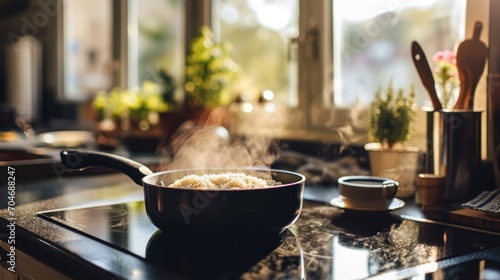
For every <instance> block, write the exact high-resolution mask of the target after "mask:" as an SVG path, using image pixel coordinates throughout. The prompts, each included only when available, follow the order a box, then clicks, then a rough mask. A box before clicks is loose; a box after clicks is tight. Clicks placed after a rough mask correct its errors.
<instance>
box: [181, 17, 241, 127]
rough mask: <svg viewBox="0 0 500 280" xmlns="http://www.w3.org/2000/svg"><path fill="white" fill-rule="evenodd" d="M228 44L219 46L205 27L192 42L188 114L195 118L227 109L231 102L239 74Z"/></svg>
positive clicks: (187, 76)
mask: <svg viewBox="0 0 500 280" xmlns="http://www.w3.org/2000/svg"><path fill="white" fill-rule="evenodd" d="M231 51H232V47H231V45H230V44H228V43H216V42H215V41H214V34H213V33H212V31H211V29H210V28H209V27H208V26H202V27H201V28H200V29H199V31H198V34H197V36H196V37H195V38H193V40H192V41H191V44H190V47H189V53H188V56H187V58H186V68H185V85H184V87H185V90H186V106H185V107H186V110H188V111H189V112H188V115H189V114H191V117H192V118H196V119H197V118H199V117H200V115H203V114H207V111H208V112H210V111H212V110H213V109H216V108H220V107H221V106H225V105H227V104H228V103H229V101H230V100H231V96H230V86H231V84H232V83H233V82H234V81H235V79H236V77H237V73H238V70H239V66H238V64H236V63H235V62H234V61H233V60H232V58H231Z"/></svg>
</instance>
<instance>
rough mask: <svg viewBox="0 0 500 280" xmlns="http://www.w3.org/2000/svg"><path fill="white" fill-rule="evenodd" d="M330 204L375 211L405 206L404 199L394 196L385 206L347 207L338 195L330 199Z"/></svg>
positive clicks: (347, 208)
mask: <svg viewBox="0 0 500 280" xmlns="http://www.w3.org/2000/svg"><path fill="white" fill-rule="evenodd" d="M330 204H331V205H333V206H335V207H338V208H340V209H344V210H355V211H376V212H387V211H394V210H396V209H399V208H401V207H403V206H405V202H404V201H402V200H401V199H398V198H394V199H393V200H392V202H391V204H390V205H389V207H387V208H358V207H355V208H353V207H347V206H346V205H345V203H344V201H343V200H342V198H341V197H340V196H339V197H336V198H334V199H332V200H331V201H330Z"/></svg>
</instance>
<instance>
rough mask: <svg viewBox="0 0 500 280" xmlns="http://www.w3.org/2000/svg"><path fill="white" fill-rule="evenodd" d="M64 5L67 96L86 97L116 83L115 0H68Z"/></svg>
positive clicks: (81, 98)
mask: <svg viewBox="0 0 500 280" xmlns="http://www.w3.org/2000/svg"><path fill="white" fill-rule="evenodd" d="M96 7H98V8H97V9H96ZM63 8H64V12H63V13H64V17H63V21H64V23H63V38H64V49H63V51H64V59H63V61H64V82H63V84H64V96H65V98H67V99H69V100H79V101H81V100H86V99H88V98H89V97H90V96H92V95H93V94H94V93H96V92H97V91H99V90H102V89H107V88H109V87H110V86H111V83H112V81H111V74H112V69H113V68H112V66H111V65H112V55H111V45H112V42H111V32H112V30H111V29H112V15H111V1H98V0H89V1H66V2H64V5H63Z"/></svg>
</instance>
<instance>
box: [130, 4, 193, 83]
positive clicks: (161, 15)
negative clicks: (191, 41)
mask: <svg viewBox="0 0 500 280" xmlns="http://www.w3.org/2000/svg"><path fill="white" fill-rule="evenodd" d="M131 2H132V1H131ZM133 5H134V6H131V8H135V9H133V10H131V11H129V13H130V15H131V20H130V21H129V22H134V16H136V19H135V21H136V25H135V26H136V27H137V29H136V30H135V32H134V30H132V31H130V27H129V38H130V40H129V52H130V53H131V54H132V57H130V59H129V60H130V63H129V71H130V73H132V75H130V76H129V86H137V85H140V84H142V82H144V81H146V80H152V81H156V82H160V81H158V80H157V79H158V76H157V73H158V71H159V70H160V69H162V70H165V71H167V72H168V73H169V74H171V75H172V76H173V77H174V78H175V80H176V82H177V86H178V89H179V88H181V89H182V86H180V85H181V82H182V80H183V71H184V26H185V25H184V20H185V19H184V18H185V16H184V1H183V0H144V1H137V2H135V3H134V4H133ZM134 13H136V14H134ZM130 25H132V24H130ZM132 26H134V25H132ZM135 26H134V28H135ZM134 33H135V34H134Z"/></svg>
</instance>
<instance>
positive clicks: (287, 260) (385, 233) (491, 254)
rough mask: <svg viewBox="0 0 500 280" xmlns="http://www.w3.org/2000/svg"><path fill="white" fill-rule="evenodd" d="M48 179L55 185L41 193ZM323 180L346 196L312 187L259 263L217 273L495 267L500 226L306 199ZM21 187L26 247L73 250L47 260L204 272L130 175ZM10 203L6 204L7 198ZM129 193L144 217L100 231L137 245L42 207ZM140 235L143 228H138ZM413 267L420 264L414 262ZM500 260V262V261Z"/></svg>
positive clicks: (315, 275) (209, 250)
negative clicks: (164, 229) (150, 211)
mask: <svg viewBox="0 0 500 280" xmlns="http://www.w3.org/2000/svg"><path fill="white" fill-rule="evenodd" d="M19 175H21V174H19ZM41 188H43V190H44V192H45V193H46V194H45V195H43V196H39V195H38V196H37V195H36V194H37V193H38V194H39V193H40V189H41ZM319 189H321V192H323V194H327V193H328V194H329V196H331V197H332V196H333V197H335V196H336V195H337V188H336V187H334V186H330V187H317V186H308V187H306V194H305V196H306V200H305V201H304V208H303V211H302V213H301V215H300V218H299V220H298V221H297V222H296V223H295V224H294V225H293V226H292V227H290V228H289V229H288V230H287V231H286V233H285V235H284V236H281V237H280V239H279V240H277V243H272V244H268V245H269V246H270V247H266V248H267V249H266V250H265V251H266V252H262V251H260V252H256V253H255V254H253V256H254V257H255V256H257V255H258V256H259V258H258V260H253V259H252V260H251V262H252V264H250V261H249V262H247V263H246V264H245V263H242V266H241V267H232V269H229V268H227V269H226V268H225V267H224V263H221V264H219V266H218V267H217V271H212V272H213V273H229V272H231V273H237V275H240V276H243V275H250V276H255V278H257V279H279V278H280V276H283V275H288V276H290V277H289V278H290V279H303V278H304V277H302V275H305V277H306V278H307V279H360V278H361V279H363V278H370V277H379V276H380V277H381V276H384V275H385V276H387V275H390V276H394V275H396V276H397V277H389V278H390V279H400V278H402V277H399V276H400V275H402V274H398V273H403V272H404V273H405V274H404V275H406V276H407V277H410V276H417V275H424V274H427V273H445V272H444V271H445V270H446V269H448V268H449V267H451V266H452V265H454V264H456V262H457V260H456V259H457V258H460V257H464V256H466V258H465V259H464V260H468V261H470V260H478V259H484V260H486V261H487V264H488V265H489V266H490V267H491V265H490V263H491V262H494V261H497V262H498V258H499V256H500V255H499V254H498V251H499V249H498V248H499V247H498V246H499V245H500V239H499V238H498V235H499V234H498V233H497V234H495V233H491V232H486V231H480V230H470V229H467V228H463V227H456V226H446V225H442V224H439V223H434V222H419V221H416V220H418V219H415V220H411V219H405V218H402V217H403V216H410V215H412V212H415V213H417V214H418V213H420V215H423V214H422V213H421V212H419V208H418V207H416V206H415V205H413V204H412V203H411V202H410V201H408V203H407V205H405V207H403V208H402V209H398V210H396V211H393V212H385V213H382V214H378V215H368V216H364V215H361V216H360V215H357V214H356V213H349V212H348V211H347V212H346V211H343V210H341V209H338V208H335V207H332V206H331V205H329V204H327V203H322V202H312V201H310V200H309V199H307V198H308V197H310V196H311V194H312V193H314V192H315V190H319ZM17 194H18V196H19V205H18V206H17V207H16V218H17V221H16V226H17V227H18V229H19V230H18V231H17V236H16V238H17V240H16V242H17V244H18V246H19V247H17V248H18V249H19V250H21V251H24V252H25V253H28V254H33V255H34V256H37V254H38V256H40V253H37V252H47V254H49V255H50V254H56V255H59V258H58V259H59V260H60V259H61V256H62V257H63V259H67V260H66V261H62V262H59V263H53V262H51V260H50V259H51V258H46V257H45V258H44V257H41V256H40V260H41V261H44V262H48V263H49V264H50V265H51V266H53V267H54V268H56V269H61V270H63V271H65V272H67V273H70V274H69V275H71V271H70V270H71V268H72V267H74V266H80V267H83V266H84V265H83V263H85V266H88V265H89V264H91V265H90V267H92V269H95V270H98V271H106V272H107V273H111V274H112V275H114V276H116V277H118V278H120V277H122V278H127V277H128V276H129V275H132V274H133V273H140V275H141V276H142V277H147V278H154V277H155V276H165V275H180V276H181V277H182V276H183V277H187V276H189V277H188V279H193V278H196V275H189V274H185V273H186V270H185V269H186V267H187V268H189V267H191V268H192V267H193V266H194V267H200V266H198V265H199V263H198V264H197V262H199V259H196V258H194V259H193V258H192V257H188V256H186V255H182V254H181V255H174V256H172V255H168V254H171V253H173V252H176V250H177V253H179V252H178V250H179V246H181V245H182V242H180V243H175V244H172V243H171V242H169V241H171V239H168V237H165V236H164V235H163V234H161V232H158V230H157V229H156V228H155V227H154V226H153V225H152V224H151V223H150V222H149V221H148V220H147V219H146V217H145V212H144V208H143V206H144V205H143V202H141V199H142V198H143V194H142V188H141V187H139V186H137V185H135V184H134V183H132V182H130V181H129V179H128V178H126V177H125V176H123V175H121V174H111V175H96V176H82V177H64V178H63V179H62V180H48V181H45V182H43V183H42V184H40V183H39V184H33V185H30V184H20V185H19V186H18V189H17ZM30 196H31V197H30ZM323 199H327V198H326V197H324V198H323ZM1 202H2V205H6V204H5V202H6V200H4V199H3V198H2V200H1ZM130 202H133V203H132V204H131V205H132V206H131V207H129V208H127V209H128V210H127V211H126V212H127V213H128V214H129V215H132V216H133V217H135V218H134V219H138V220H137V221H138V222H137V224H134V222H132V221H130V223H125V222H120V223H118V224H117V225H116V226H118V228H117V227H114V228H113V229H112V232H110V233H109V234H106V233H105V231H100V234H104V236H108V237H112V238H113V239H114V240H117V241H118V242H122V241H127V242H126V244H128V245H131V244H135V245H133V246H134V249H133V250H132V249H131V250H132V252H129V250H128V249H123V248H121V247H120V246H122V245H120V244H122V243H119V244H115V245H110V244H109V243H107V242H103V241H101V239H100V238H95V237H91V236H89V235H86V234H82V233H81V231H79V230H74V229H70V228H68V227H66V226H61V225H60V224H58V223H55V222H53V221H51V220H48V219H45V218H41V217H39V216H38V215H37V214H36V213H37V212H39V211H43V210H49V211H50V210H54V209H63V208H68V207H84V208H85V207H94V206H102V205H109V204H117V205H125V204H127V203H130ZM141 203H142V204H141ZM0 217H1V218H0V221H1V223H2V227H1V228H2V231H3V229H4V228H5V223H6V222H7V221H8V220H7V219H8V218H9V214H8V211H7V210H6V209H4V210H1V211H0ZM140 217H142V218H140ZM417 218H418V217H417ZM21 229H22V230H21ZM2 233H3V232H2ZM137 234H139V235H140V236H141V237H138V236H136V235H137ZM161 236H163V237H161ZM150 241H151V242H150ZM246 241H247V242H249V243H251V241H249V240H246ZM267 241H269V240H267ZM285 241H286V242H285ZM235 242H241V240H239V241H238V240H236V241H235ZM249 243H243V245H242V246H241V248H243V249H241V250H242V252H241V254H245V250H251V248H254V246H255V248H263V247H259V246H261V245H262V244H264V243H262V244H260V243H259V242H256V243H254V246H249ZM148 244H149V245H148ZM151 244H155V245H154V246H153V245H151ZM190 244H191V243H190ZM236 244H238V243H236ZM266 244H267V243H266ZM199 245H200V246H201V247H197V246H195V247H196V248H202V249H203V248H206V250H205V249H204V250H205V257H206V258H211V257H212V258H217V254H222V253H223V252H224V250H218V251H217V248H215V249H214V248H213V246H214V245H213V244H212V245H210V246H207V245H203V244H199ZM165 246H166V247H165ZM172 246H173V247H172ZM186 246H187V245H186ZM211 246H212V247H211ZM262 246H264V245H262ZM181 247H182V246H181ZM264 247H265V246H264ZM148 248H149V249H148ZM162 248H163V249H164V250H162ZM165 248H167V249H169V250H166V249H165ZM220 248H222V247H219V249H220ZM229 249H231V248H229ZM229 249H228V251H229V252H230V253H231V250H229ZM495 250H496V251H495ZM213 251H217V252H218V253H217V252H213ZM148 252H149V253H148ZM177 253H176V254H177ZM257 253H258V254H257ZM261 253H262V254H261ZM165 254H167V255H165ZM231 254H233V255H234V259H231V258H230V259H231V260H235V259H236V260H237V259H238V258H239V257H238V256H237V254H234V252H232V253H231ZM250 255H251V254H250ZM250 255H249V256H250ZM51 256H53V255H51ZM75 256H76V258H75ZM176 256H178V257H179V258H181V257H182V258H183V260H182V261H181V260H180V259H177V260H178V261H179V262H180V263H179V266H175V267H172V266H167V265H166V264H165V263H164V262H163V261H164V260H169V259H171V258H175V257H176ZM226 257H227V256H226ZM247 260H248V259H247ZM124 264H127V265H124ZM488 265H487V266H488ZM477 267H478V268H477V270H471V269H468V270H467V273H472V274H473V275H476V276H477V275H478V273H479V267H480V266H479V265H477ZM413 268H419V269H418V270H415V269H414V270H412V269H413ZM492 269H498V265H497V266H493V267H492ZM189 271H191V269H189ZM89 272H92V270H89ZM94 272H95V271H94ZM201 272H203V270H202V271H201ZM82 275H84V274H82ZM408 275H409V276H408ZM191 276H192V277H191ZM233 276H234V274H233ZM445 279H453V278H445ZM469 279H471V278H469ZM472 279H473V278H472Z"/></svg>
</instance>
